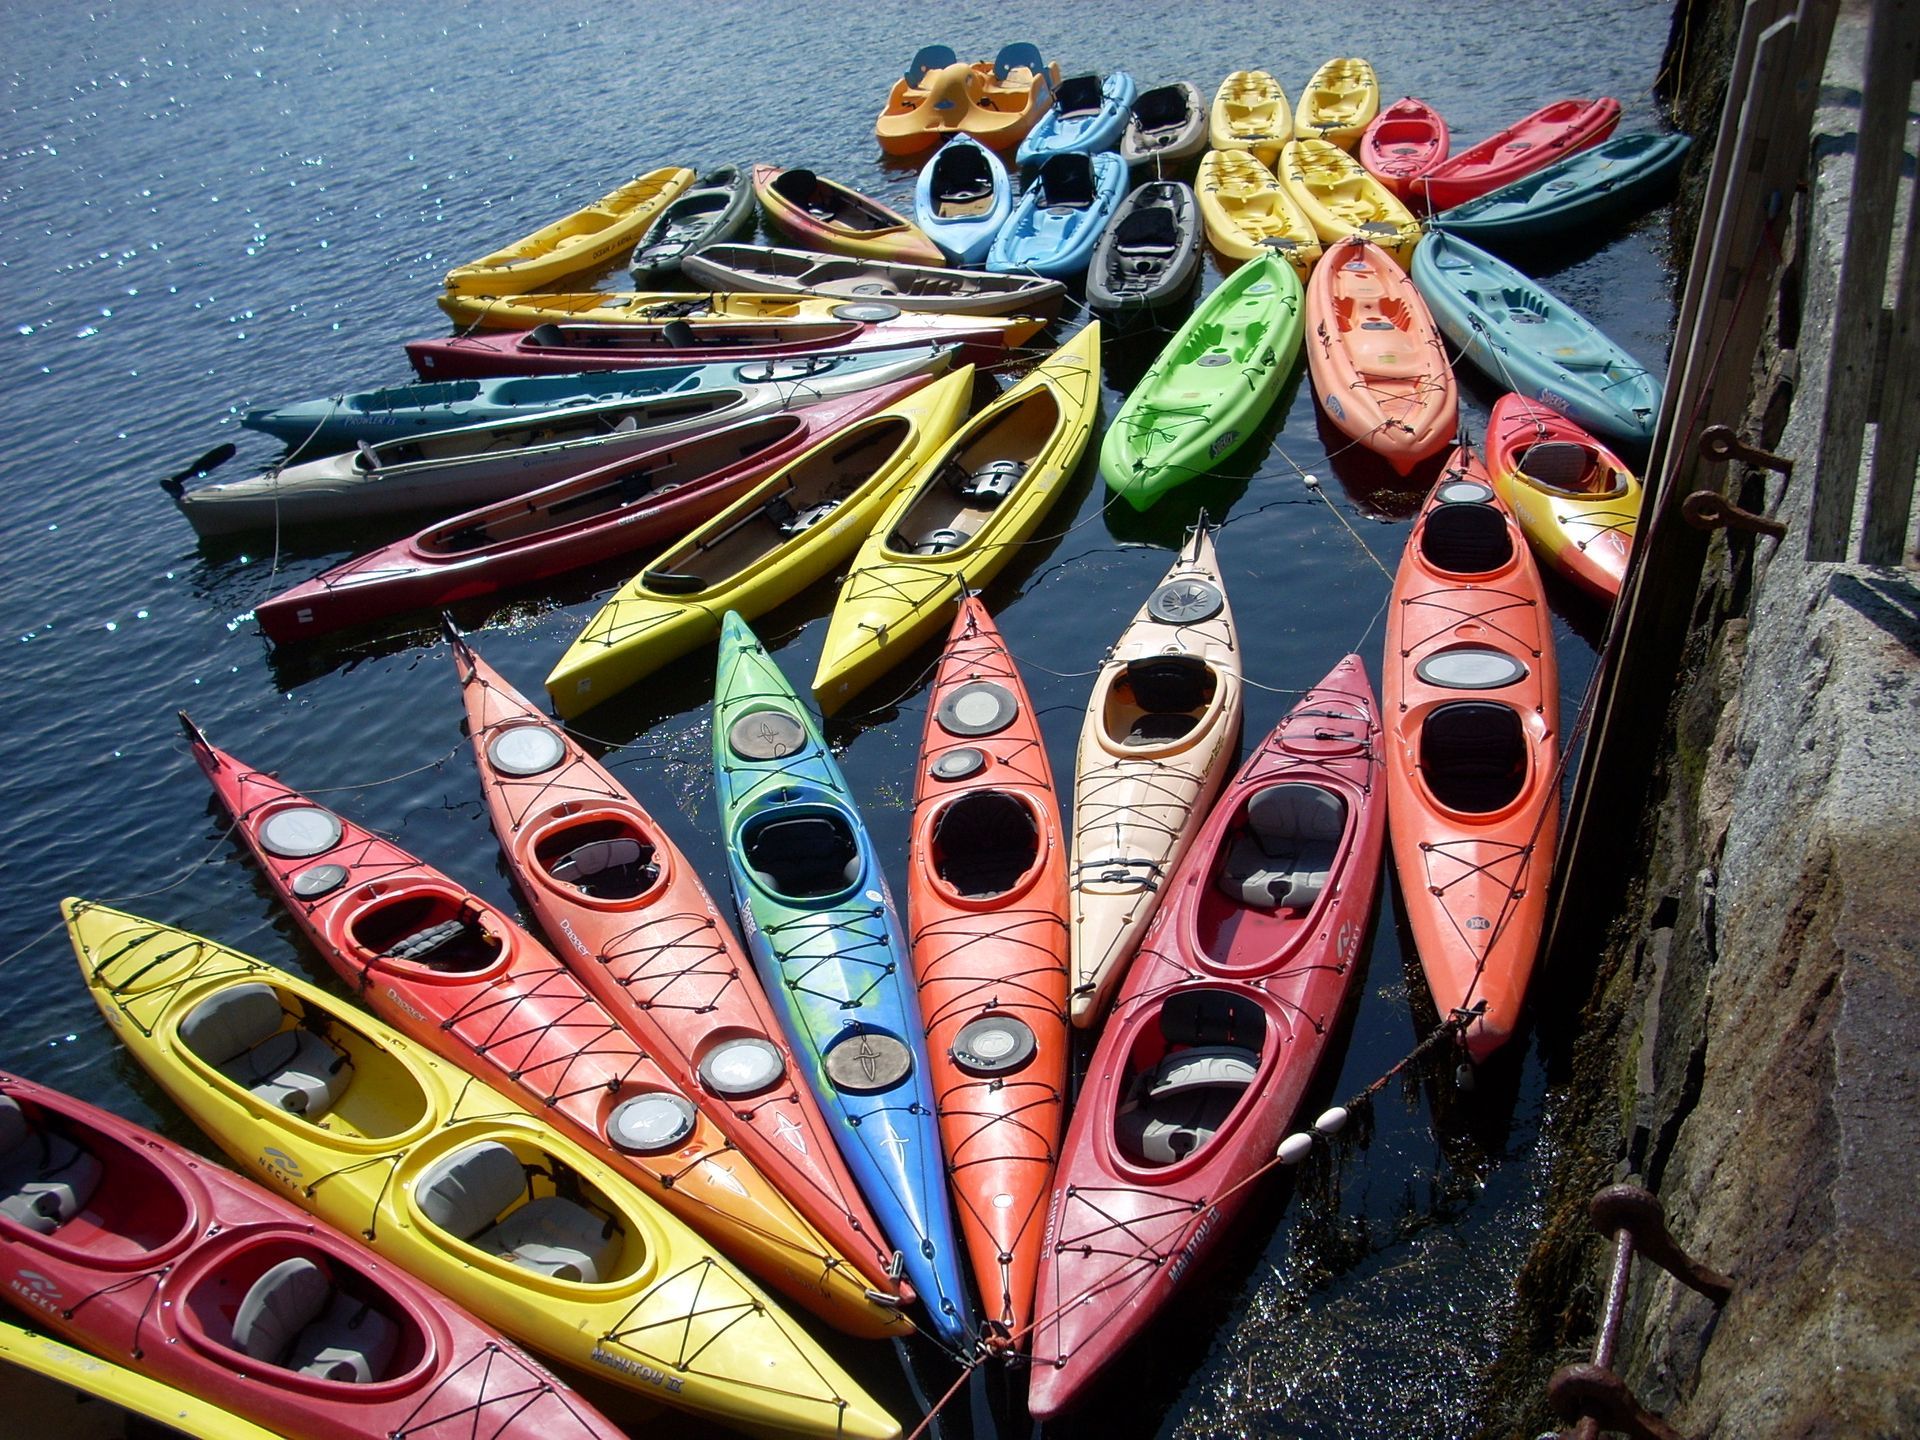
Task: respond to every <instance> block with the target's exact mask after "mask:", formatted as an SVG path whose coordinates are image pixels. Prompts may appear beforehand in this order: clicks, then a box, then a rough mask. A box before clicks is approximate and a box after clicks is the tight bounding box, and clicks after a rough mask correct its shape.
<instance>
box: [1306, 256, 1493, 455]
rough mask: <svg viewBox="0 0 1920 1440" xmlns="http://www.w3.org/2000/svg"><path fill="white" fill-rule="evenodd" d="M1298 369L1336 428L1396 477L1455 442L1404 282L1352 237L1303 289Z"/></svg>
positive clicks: (1420, 310)
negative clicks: (1303, 366) (1303, 334)
mask: <svg viewBox="0 0 1920 1440" xmlns="http://www.w3.org/2000/svg"><path fill="white" fill-rule="evenodd" d="M1307 369H1308V370H1309V371H1310V372H1312V375H1313V389H1314V393H1315V394H1317V395H1318V396H1319V397H1320V408H1321V409H1323V410H1325V411H1326V412H1327V417H1328V418H1329V419H1330V420H1332V421H1333V423H1334V425H1335V427H1336V428H1337V429H1339V431H1340V432H1341V433H1342V434H1344V435H1347V436H1350V437H1351V438H1353V439H1354V440H1356V441H1358V442H1359V443H1360V444H1362V445H1364V446H1366V448H1367V449H1369V450H1371V451H1373V453H1374V454H1376V455H1378V456H1380V457H1381V458H1382V459H1384V460H1385V461H1386V462H1387V463H1388V464H1389V465H1391V466H1393V468H1394V469H1395V470H1397V471H1398V472H1399V473H1400V474H1402V475H1405V474H1407V473H1408V472H1409V471H1411V470H1412V469H1413V467H1414V466H1415V465H1418V464H1419V463H1420V462H1421V461H1422V460H1425V459H1427V458H1428V457H1429V456H1431V455H1435V454H1437V453H1438V452H1439V451H1440V450H1441V449H1443V448H1445V447H1446V446H1449V445H1451V444H1452V443H1453V441H1454V434H1455V432H1456V431H1457V430H1458V429H1459V427H1460V392H1459V388H1458V387H1457V386H1456V385H1455V384H1454V379H1453V367H1452V366H1451V365H1449V364H1448V363H1447V347H1446V345H1445V344H1444V343H1443V342H1442V341H1441V339H1440V330H1439V327H1438V326H1436V325H1435V324H1434V323H1433V316H1431V315H1429V314H1428V313H1427V306H1426V302H1425V301H1423V300H1422V299H1421V298H1420V292H1419V291H1418V290H1416V289H1414V288H1413V282H1412V281H1411V280H1409V279H1408V278H1407V276H1406V272H1405V271H1403V270H1402V269H1401V268H1400V267H1399V266H1398V265H1396V264H1394V263H1393V261H1392V260H1390V259H1388V258H1387V253H1386V252H1385V251H1384V250H1382V249H1380V247H1379V246H1377V245H1370V244H1368V243H1367V242H1366V241H1365V240H1363V239H1361V238H1360V237H1359V236H1358V235H1351V236H1349V237H1347V238H1346V239H1345V240H1342V241H1340V242H1338V243H1337V244H1334V245H1331V246H1329V247H1328V248H1327V253H1326V256H1325V258H1324V259H1322V260H1321V262H1320V265H1319V267H1318V268H1317V269H1316V270H1315V271H1314V272H1313V278H1312V279H1310V280H1308V281H1307Z"/></svg>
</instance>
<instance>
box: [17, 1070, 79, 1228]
mask: <svg viewBox="0 0 1920 1440" xmlns="http://www.w3.org/2000/svg"><path fill="white" fill-rule="evenodd" d="M100 1172H101V1166H100V1162H99V1161H98V1160H97V1159H95V1158H94V1157H93V1156H92V1155H91V1154H89V1153H88V1152H87V1151H85V1150H83V1149H81V1148H80V1147H79V1146H78V1145H76V1144H74V1143H73V1142H72V1141H71V1140H68V1139H67V1138H66V1137H64V1136H61V1135H56V1134H54V1133H53V1132H52V1131H51V1130H48V1129H45V1128H44V1127H42V1126H37V1125H34V1124H33V1123H32V1122H31V1121H29V1120H28V1119H27V1115H26V1112H25V1111H24V1110H22V1109H21V1108H20V1102H19V1101H17V1100H15V1099H14V1098H13V1097H12V1096H11V1095H0V1215H5V1216H6V1217H7V1218H8V1219H9V1220H12V1221H14V1222H16V1223H18V1224H21V1225H24V1226H26V1227H27V1229H29V1230H33V1231H36V1232H37V1233H39V1234H41V1235H51V1234H52V1233H53V1232H54V1231H55V1230H57V1229H59V1228H60V1227H61V1226H62V1225H64V1224H66V1222H67V1221H69V1220H71V1219H72V1218H73V1217H74V1216H76V1215H78V1214H79V1213H80V1212H81V1210H83V1209H85V1208H86V1204H87V1201H89V1200H91V1199H92V1198H93V1192H94V1191H95V1190H96V1189H98V1188H99V1185H100Z"/></svg>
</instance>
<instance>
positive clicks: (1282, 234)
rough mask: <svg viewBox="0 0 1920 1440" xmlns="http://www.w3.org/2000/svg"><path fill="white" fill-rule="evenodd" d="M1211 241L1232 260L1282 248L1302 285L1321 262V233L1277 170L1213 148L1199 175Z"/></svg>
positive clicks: (1197, 181) (1202, 217) (1198, 188)
mask: <svg viewBox="0 0 1920 1440" xmlns="http://www.w3.org/2000/svg"><path fill="white" fill-rule="evenodd" d="M1194 190H1195V191H1196V192H1197V193H1198V195H1199V199H1200V221H1201V223H1202V224H1203V225H1205V226H1206V229H1207V239H1208V240H1209V241H1211V242H1212V243H1213V248H1214V249H1216V250H1218V251H1219V252H1220V253H1221V254H1222V255H1225V256H1226V257H1227V258H1228V259H1230V260H1251V259H1253V257H1254V256H1256V255H1258V254H1260V253H1261V252H1262V251H1264V250H1278V251H1279V252H1280V253H1281V254H1282V255H1284V256H1286V257H1287V262H1288V263H1289V264H1291V265H1292V266H1293V273H1294V274H1296V275H1298V276H1299V277H1300V283H1301V284H1302V285H1304V284H1306V283H1307V276H1308V275H1310V274H1311V273H1312V272H1313V267H1314V264H1315V263H1316V262H1317V261H1318V260H1319V259H1320V251H1321V247H1320V235H1319V232H1317V231H1316V230H1315V229H1314V228H1313V222H1311V221H1310V220H1308V219H1307V216H1306V212H1305V211H1303V210H1302V209H1301V208H1300V206H1299V203H1298V202H1297V201H1296V200H1295V199H1294V198H1293V196H1292V194H1291V193H1290V192H1289V191H1288V190H1287V188H1286V186H1284V185H1282V184H1281V183H1280V181H1279V180H1278V179H1277V178H1275V176H1274V173H1273V171H1271V170H1269V169H1268V168H1267V167H1266V165H1265V164H1264V163H1263V162H1261V161H1260V160H1258V159H1256V158H1255V157H1254V156H1252V155H1250V154H1249V153H1247V152H1246V151H1245V150H1209V151H1208V152H1207V153H1206V154H1205V155H1202V156H1201V157H1200V173H1199V174H1198V175H1197V176H1195V177H1194Z"/></svg>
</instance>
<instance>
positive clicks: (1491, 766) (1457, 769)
mask: <svg viewBox="0 0 1920 1440" xmlns="http://www.w3.org/2000/svg"><path fill="white" fill-rule="evenodd" d="M1420 774H1421V777H1422V778H1423V779H1424V780H1425V781H1426V782H1427V788H1428V789H1429V790H1431V791H1432V792H1433V798H1434V799H1436V800H1438V801H1439V802H1440V803H1441V804H1442V805H1444V806H1446V807H1447V808H1448V809H1449V810H1457V811H1460V812H1462V813H1464V814H1468V815H1487V814H1491V813H1492V812H1493V811H1496V810H1503V809H1505V808H1506V807H1507V806H1508V805H1510V804H1512V803H1513V801H1514V800H1515V799H1517V798H1518V797H1519V794H1520V791H1521V789H1522V788H1523V787H1524V786H1525V785H1526V781H1527V736H1526V731H1525V729H1524V728H1523V727H1522V726H1521V724H1520V715H1519V712H1518V711H1516V710H1514V709H1513V708H1512V707H1511V706H1508V705H1496V704H1493V703H1491V702H1489V701H1485V700H1456V701H1453V702H1451V703H1449V704H1446V705H1438V706H1435V707H1434V708H1433V709H1432V710H1431V711H1429V712H1428V714H1427V719H1426V723H1425V724H1424V725H1422V726H1421V727H1420Z"/></svg>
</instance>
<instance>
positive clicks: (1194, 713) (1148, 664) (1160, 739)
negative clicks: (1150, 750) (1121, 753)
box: [1116, 655, 1214, 746]
mask: <svg viewBox="0 0 1920 1440" xmlns="http://www.w3.org/2000/svg"><path fill="white" fill-rule="evenodd" d="M1120 685H1122V686H1124V687H1125V693H1124V694H1122V695H1121V696H1119V697H1117V698H1120V699H1123V700H1124V699H1125V698H1127V697H1128V696H1130V697H1131V699H1132V702H1133V704H1134V706H1135V707H1137V709H1138V710H1139V711H1140V713H1139V714H1138V715H1136V716H1134V717H1133V719H1132V720H1131V721H1130V722H1129V724H1128V726H1127V729H1126V732H1125V734H1124V735H1123V736H1122V737H1121V740H1120V743H1121V744H1122V745H1136V746H1147V745H1164V744H1167V743H1168V742H1169V741H1173V740H1178V739H1180V738H1181V737H1182V736H1183V735H1186V734H1188V733H1189V732H1191V731H1192V730H1193V728H1194V726H1196V725H1198V724H1199V723H1200V716H1201V715H1202V714H1203V713H1205V711H1206V708H1207V706H1208V705H1209V704H1211V703H1212V701H1213V692H1214V677H1213V670H1212V668H1211V667H1210V666H1209V665H1208V664H1207V662H1206V661H1204V660H1202V659H1201V658H1200V657H1199V656H1198V655H1162V656H1157V657H1155V658H1154V659H1151V660H1132V661H1129V662H1128V663H1127V668H1126V670H1125V671H1124V672H1123V674H1122V677H1121V681H1120ZM1116 688H1119V687H1116Z"/></svg>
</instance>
